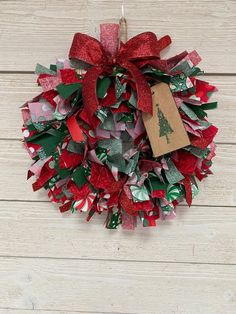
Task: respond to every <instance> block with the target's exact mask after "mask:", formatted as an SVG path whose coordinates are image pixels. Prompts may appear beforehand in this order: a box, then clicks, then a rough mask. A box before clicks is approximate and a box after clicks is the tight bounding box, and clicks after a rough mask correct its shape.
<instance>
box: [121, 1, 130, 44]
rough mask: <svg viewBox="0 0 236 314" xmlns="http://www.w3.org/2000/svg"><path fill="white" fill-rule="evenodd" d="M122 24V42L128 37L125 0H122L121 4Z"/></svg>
mask: <svg viewBox="0 0 236 314" xmlns="http://www.w3.org/2000/svg"><path fill="white" fill-rule="evenodd" d="M119 24H120V42H121V41H122V42H123V43H125V42H126V41H127V39H128V30H127V21H126V18H125V0H122V4H121V18H120V20H119Z"/></svg>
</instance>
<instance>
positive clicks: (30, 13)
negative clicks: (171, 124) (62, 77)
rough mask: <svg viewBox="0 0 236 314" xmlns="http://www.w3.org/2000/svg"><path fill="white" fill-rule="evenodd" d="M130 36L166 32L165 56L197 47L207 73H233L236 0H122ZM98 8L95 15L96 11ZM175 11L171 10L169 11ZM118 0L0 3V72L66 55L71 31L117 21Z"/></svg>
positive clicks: (235, 70) (27, 67)
mask: <svg viewBox="0 0 236 314" xmlns="http://www.w3.org/2000/svg"><path fill="white" fill-rule="evenodd" d="M125 11H126V17H127V19H128V26H129V35H130V36H133V35H135V34H137V33H139V32H143V31H153V32H155V33H157V34H158V37H160V36H163V35H165V34H167V33H168V34H170V35H171V37H172V39H173V43H172V46H171V49H169V50H168V51H167V53H166V56H170V55H171V56H172V55H174V54H175V53H180V52H181V51H183V50H185V49H189V50H193V49H197V50H198V52H199V53H200V55H201V56H202V57H203V62H202V67H203V68H204V69H205V71H206V72H210V73H236V45H235V41H236V36H235V35H236V28H235V20H236V19H235V17H236V2H235V1H234V0H227V1H222V0H217V1H214V5H212V2H210V1H206V0H198V1H197V0H194V1H191V3H190V2H189V1H188V0H180V1H178V2H176V1H175V0H169V1H165V0H160V1H158V3H157V2H156V1H154V0H148V1H142V0H139V1H136V0H135V1H134V0H132V1H126V5H125ZM98 12H99V13H98ZM173 12H174V14H173ZM120 15H121V1H119V0H113V2H112V3H111V1H110V0H103V1H102V0H87V1H85V0H83V1H77V0H67V1H56V0H51V1H46V0H41V1H37V0H33V1H23V0H14V1H13V0H11V1H0V30H1V32H0V45H1V50H0V70H4V71H32V70H34V67H35V64H36V63H37V62H39V63H42V64H44V65H47V64H50V63H51V62H52V61H53V60H54V58H55V57H63V56H66V55H67V51H68V49H69V47H70V44H71V40H72V36H73V34H74V33H75V32H89V33H90V34H91V35H94V34H95V35H96V34H97V31H95V29H96V28H97V29H98V25H99V23H101V22H106V21H108V22H117V21H118V19H119V18H120Z"/></svg>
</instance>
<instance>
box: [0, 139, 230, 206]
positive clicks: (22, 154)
mask: <svg viewBox="0 0 236 314" xmlns="http://www.w3.org/2000/svg"><path fill="white" fill-rule="evenodd" d="M0 143H1V151H0V169H1V177H0V200H1V199H2V200H31V201H37V200H38V201H39V200H40V201H46V200H48V198H47V195H46V192H45V190H40V191H37V192H35V193H33V191H32V188H31V183H32V181H29V182H26V174H27V171H28V167H29V166H30V164H31V160H30V158H29V157H28V154H27V152H26V151H25V150H24V148H23V147H22V144H21V143H20V141H7V140H2V141H1V142H0ZM235 154H236V145H223V144H219V145H218V149H217V156H216V157H215V159H214V165H213V168H212V170H213V172H214V176H212V175H211V176H209V177H208V178H207V179H206V180H205V181H203V182H201V183H199V186H200V193H199V195H198V196H197V197H196V199H195V200H194V202H193V204H194V205H208V204H210V205H212V206H235V205H236V197H235V187H236V176H235V175H234V173H235V170H236V169H235V168H236V164H235ZM30 182H31V183H30Z"/></svg>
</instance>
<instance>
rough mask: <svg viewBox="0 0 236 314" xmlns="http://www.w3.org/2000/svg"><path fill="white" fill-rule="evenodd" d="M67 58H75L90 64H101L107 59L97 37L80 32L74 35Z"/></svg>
mask: <svg viewBox="0 0 236 314" xmlns="http://www.w3.org/2000/svg"><path fill="white" fill-rule="evenodd" d="M69 58H70V59H77V60H80V61H83V62H85V63H88V64H90V65H101V64H102V63H106V61H107V57H106V54H105V53H104V49H103V47H102V45H101V43H100V42H99V41H98V40H97V39H95V38H93V37H91V36H89V35H86V34H82V33H76V34H75V35H74V38H73V41H72V45H71V48H70V52H69Z"/></svg>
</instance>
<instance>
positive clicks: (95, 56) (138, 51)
mask: <svg viewBox="0 0 236 314" xmlns="http://www.w3.org/2000/svg"><path fill="white" fill-rule="evenodd" d="M111 25H114V24H105V25H101V30H103V31H104V29H105V28H106V27H107V28H109V33H108V35H110V36H106V38H104V37H102V34H101V42H99V41H98V40H97V39H95V38H93V37H91V36H88V35H86V34H82V33H76V34H75V35H74V39H73V42H72V45H71V48H70V52H69V57H70V59H76V60H79V61H82V62H85V63H86V64H89V65H91V67H90V68H89V69H88V70H87V72H86V74H85V76H84V80H83V90H82V93H83V99H84V109H85V110H86V113H87V115H88V117H89V119H90V121H91V120H92V117H93V115H94V113H95V112H96V110H97V109H98V98H97V93H96V86H97V79H98V77H99V76H100V75H102V74H108V75H109V73H111V72H112V69H113V67H114V66H116V65H118V66H121V67H123V68H125V69H126V70H127V71H128V72H129V73H130V75H131V76H132V78H133V80H134V81H135V83H136V90H137V99H138V100H137V107H138V109H139V110H141V111H143V112H148V113H151V114H152V97H151V90H150V87H149V85H148V83H147V81H146V79H145V77H144V76H143V74H142V73H141V71H140V70H139V68H138V66H137V63H135V62H137V61H147V60H149V59H150V60H158V59H159V58H160V51H161V50H162V49H164V48H165V47H167V46H168V45H169V44H170V43H171V39H170V37H169V36H168V35H167V36H164V37H163V38H161V39H160V40H157V37H156V35H155V34H154V33H152V32H145V33H141V34H139V35H137V36H135V37H133V38H131V39H130V40H128V41H127V42H126V43H125V44H123V43H121V45H120V48H119V49H116V50H117V51H114V50H113V51H112V53H111V52H110V51H109V50H108V49H106V48H107V47H109V45H110V42H112V41H113V48H114V40H115V41H116V42H118V37H116V38H115V37H114V32H112V29H113V28H112V27H111ZM102 27H103V28H102ZM106 34H107V32H106ZM115 34H118V32H117V31H116V33H115Z"/></svg>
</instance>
